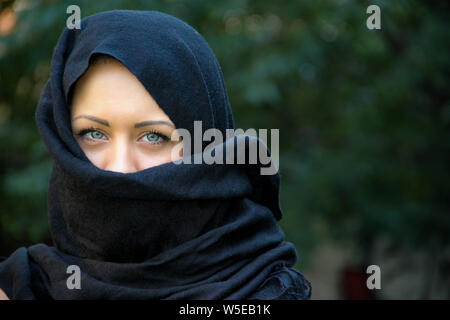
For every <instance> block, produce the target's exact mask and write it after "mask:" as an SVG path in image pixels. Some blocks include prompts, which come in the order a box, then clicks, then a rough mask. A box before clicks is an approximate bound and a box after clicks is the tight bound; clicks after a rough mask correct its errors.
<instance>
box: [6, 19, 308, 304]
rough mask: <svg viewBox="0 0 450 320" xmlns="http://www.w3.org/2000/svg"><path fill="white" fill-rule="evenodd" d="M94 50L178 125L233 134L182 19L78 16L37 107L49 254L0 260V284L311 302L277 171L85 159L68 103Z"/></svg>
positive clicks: (41, 249)
mask: <svg viewBox="0 0 450 320" xmlns="http://www.w3.org/2000/svg"><path fill="white" fill-rule="evenodd" d="M95 53H103V54H108V55H111V56H113V57H115V58H116V59H118V60H119V61H121V62H122V63H123V64H124V65H125V66H126V67H127V68H128V69H129V70H130V71H131V72H132V73H133V74H135V75H136V77H137V78H138V79H139V80H140V81H141V82H142V83H143V85H144V86H145V88H146V89H147V90H148V91H149V92H150V94H151V95H152V96H153V97H154V98H155V100H156V101H157V102H158V104H159V105H160V106H161V108H162V109H163V110H164V111H165V112H166V114H168V115H169V117H170V118H171V119H172V121H173V122H174V123H175V125H176V127H177V128H185V129H187V130H188V131H189V132H191V133H193V130H194V129H193V122H194V121H195V120H201V121H202V124H203V130H206V129H209V128H216V129H218V130H219V131H220V132H222V133H223V135H224V136H225V130H226V129H233V128H234V122H233V116H232V112H231V108H230V105H229V101H228V97H227V94H226V90H225V85H224V81H223V76H222V72H221V70H220V67H219V64H218V62H217V60H216V58H215V56H214V54H213V53H212V50H211V49H210V47H209V46H208V45H207V43H206V41H205V40H204V39H203V38H202V37H201V36H200V34H199V33H198V32H197V31H195V30H194V29H193V28H192V27H190V26H189V25H187V24H186V23H185V22H183V21H181V20H179V19H177V18H175V17H172V16H170V15H167V14H164V13H161V12H156V11H131V10H114V11H108V12H102V13H98V14H95V15H92V16H90V17H87V18H85V19H83V20H82V23H81V29H80V30H69V29H65V30H64V32H63V33H62V35H61V37H60V39H59V41H58V44H57V45H56V47H55V50H54V54H53V58H52V66H51V74H50V79H49V81H48V82H47V84H46V86H45V88H44V91H43V93H42V96H41V99H40V101H39V104H38V107H37V110H36V122H37V126H38V129H39V132H40V134H41V135H42V138H43V139H44V142H45V144H46V146H47V148H48V150H49V151H50V153H51V154H52V156H53V157H54V165H53V169H52V174H51V178H50V184H49V191H48V208H49V222H50V231H51V235H52V239H53V241H54V246H53V247H49V246H47V245H44V244H37V245H34V246H31V247H29V248H20V249H18V250H17V251H16V252H14V253H13V254H12V255H11V256H10V257H9V258H8V259H6V260H5V261H3V262H1V263H0V288H2V289H3V290H4V291H5V292H6V293H7V294H8V295H9V296H10V297H11V298H14V299H50V298H51V299H246V298H251V297H252V296H253V297H263V298H266V299H271V298H273V299H275V298H277V297H278V296H279V294H280V291H282V290H284V289H286V288H289V290H290V292H291V293H292V292H297V293H298V295H297V296H301V297H304V298H309V296H310V290H311V288H310V284H309V282H308V280H307V279H306V278H304V277H303V275H302V274H301V273H299V272H298V271H296V270H294V269H292V268H291V267H292V266H293V265H294V264H295V263H296V261H297V253H296V250H295V248H294V246H293V245H292V244H291V243H289V242H286V241H284V234H283V232H282V230H281V229H280V227H279V226H278V224H277V220H279V219H281V217H282V215H281V209H280V205H279V183H280V177H279V174H278V173H277V174H275V175H271V176H263V175H261V174H260V171H259V170H260V168H261V167H262V165H261V164H260V163H259V162H258V163H257V164H245V165H242V164H212V165H207V164H205V163H202V164H195V163H192V164H185V163H184V164H175V163H172V162H170V163H166V164H162V165H159V166H156V167H152V168H148V169H146V170H142V171H139V172H136V173H127V174H124V173H118V172H111V171H104V170H101V169H99V168H97V167H95V166H94V165H93V164H92V163H90V161H89V160H88V159H87V157H86V156H85V154H84V153H83V151H82V150H81V148H80V147H79V145H78V143H77V142H76V141H75V139H74V138H73V136H72V132H71V124H70V96H71V90H72V88H73V85H74V84H75V82H76V80H77V79H79V77H81V75H82V74H83V73H84V72H85V71H86V69H87V68H88V66H89V61H90V58H91V57H92V55H93V54H95ZM192 136H193V134H192ZM239 139H240V138H239V137H233V138H231V139H228V140H226V141H225V142H223V143H222V144H218V145H217V146H216V147H215V149H214V150H215V151H217V150H219V148H224V149H223V150H225V148H226V146H227V145H229V144H231V143H233V144H234V146H236V145H237V143H238V140H239ZM244 139H245V140H246V142H248V143H246V144H245V146H246V147H245V152H246V153H248V152H249V148H248V146H249V144H250V143H252V141H253V142H255V141H256V142H257V143H259V146H260V147H265V145H264V144H263V143H261V142H260V141H259V140H258V139H257V138H253V137H248V136H246V137H244ZM202 151H203V149H202ZM267 152H268V150H267ZM268 153H269V154H270V152H268ZM236 157H237V152H236V153H235V159H236ZM246 159H248V158H246ZM235 163H236V162H235ZM71 265H75V266H78V267H79V269H80V271H81V280H80V284H81V288H80V289H69V288H68V286H67V280H68V277H69V276H70V274H68V273H67V270H68V267H69V266H71ZM280 272H284V274H285V276H284V277H277V278H276V279H281V280H280V281H278V282H276V284H275V289H277V288H279V290H273V289H274V287H273V285H272V286H271V287H270V289H271V290H266V293H265V294H261V291H258V290H261V289H264V288H263V287H264V285H265V284H267V283H269V282H270V281H268V279H275V278H271V275H274V273H280ZM286 275H289V276H286ZM272 282H273V281H272ZM267 288H269V287H267ZM255 292H257V293H258V292H259V294H256V295H255Z"/></svg>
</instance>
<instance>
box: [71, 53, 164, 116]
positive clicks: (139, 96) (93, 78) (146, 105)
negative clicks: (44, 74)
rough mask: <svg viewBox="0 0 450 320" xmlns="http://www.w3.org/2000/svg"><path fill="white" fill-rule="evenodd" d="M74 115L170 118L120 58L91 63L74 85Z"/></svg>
mask: <svg viewBox="0 0 450 320" xmlns="http://www.w3.org/2000/svg"><path fill="white" fill-rule="evenodd" d="M71 109H72V116H74V115H76V114H79V113H85V112H89V113H96V114H102V115H104V116H106V115H112V114H120V115H121V116H127V117H141V116H143V115H144V114H146V115H149V116H150V115H157V116H158V117H160V118H162V119H169V117H168V116H167V115H166V114H165V112H164V111H163V110H162V109H161V108H160V106H159V105H158V103H157V102H156V101H155V100H154V99H153V97H152V96H151V95H150V93H149V92H148V91H147V90H146V89H145V87H144V86H143V85H142V83H141V82H140V81H139V80H138V79H137V78H136V76H135V75H134V74H132V73H131V72H130V71H129V70H128V69H127V68H126V67H125V66H124V65H123V64H122V63H120V62H119V61H112V62H110V63H100V64H94V65H91V66H90V67H89V68H88V70H87V71H86V73H85V74H84V75H83V76H82V77H81V78H80V79H79V80H78V81H77V83H76V84H75V86H74V93H73V99H72V108H71Z"/></svg>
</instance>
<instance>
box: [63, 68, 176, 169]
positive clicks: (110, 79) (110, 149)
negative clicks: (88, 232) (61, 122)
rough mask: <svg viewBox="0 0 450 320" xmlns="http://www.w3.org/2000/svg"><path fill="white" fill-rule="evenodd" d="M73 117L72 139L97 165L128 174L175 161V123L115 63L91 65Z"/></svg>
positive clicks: (79, 87)
mask: <svg viewBox="0 0 450 320" xmlns="http://www.w3.org/2000/svg"><path fill="white" fill-rule="evenodd" d="M71 119H72V132H73V135H74V137H75V139H76V140H77V142H78V144H79V145H80V147H81V149H82V150H83V151H84V153H85V154H86V156H87V158H88V159H89V160H90V161H91V162H92V163H93V164H94V165H95V166H97V167H98V168H100V169H103V170H108V171H115V172H122V173H132V172H137V171H140V170H144V169H147V168H150V167H154V166H157V165H161V164H164V163H167V162H170V161H172V160H176V159H178V158H176V159H172V149H173V148H174V147H175V146H176V144H177V143H179V142H178V141H171V140H170V137H171V135H172V132H173V131H174V130H175V125H174V123H173V122H172V121H171V119H170V118H169V117H168V115H167V114H166V113H165V112H164V111H163V110H162V109H161V108H160V107H159V105H158V104H157V102H156V101H155V100H154V99H153V97H152V96H151V95H150V93H149V92H148V91H147V90H146V89H145V87H144V86H143V85H142V83H141V82H140V81H139V80H138V79H137V78H136V77H135V76H134V75H133V74H132V73H131V72H130V71H129V70H128V69H127V68H126V67H125V66H124V65H123V64H122V63H121V62H119V61H116V60H114V61H112V62H109V63H99V64H94V65H91V66H90V67H89V69H88V70H87V72H86V73H85V74H84V75H83V76H82V77H81V78H80V79H79V80H78V82H77V84H76V87H75V91H74V95H73V100H72V106H71ZM181 155H182V154H180V157H181Z"/></svg>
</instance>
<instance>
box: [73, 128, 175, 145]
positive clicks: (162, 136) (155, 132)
mask: <svg viewBox="0 0 450 320" xmlns="http://www.w3.org/2000/svg"><path fill="white" fill-rule="evenodd" d="M94 131H98V132H100V133H101V134H103V135H104V136H106V134H104V133H103V132H102V131H101V130H99V129H98V128H94V127H89V128H85V129H82V130H80V131H78V132H77V134H76V135H77V136H78V137H81V138H83V137H84V136H85V135H86V134H87V133H89V132H94ZM151 133H154V134H156V135H158V136H159V137H160V138H161V139H162V140H164V141H169V140H170V139H169V137H167V136H166V135H164V134H162V133H161V132H159V131H157V130H150V131H147V132H145V133H144V134H143V135H142V136H141V137H140V138H139V140H140V139H142V138H143V137H145V136H147V135H149V134H151ZM88 139H90V140H102V139H91V138H88ZM150 143H152V144H161V143H162V141H159V142H150Z"/></svg>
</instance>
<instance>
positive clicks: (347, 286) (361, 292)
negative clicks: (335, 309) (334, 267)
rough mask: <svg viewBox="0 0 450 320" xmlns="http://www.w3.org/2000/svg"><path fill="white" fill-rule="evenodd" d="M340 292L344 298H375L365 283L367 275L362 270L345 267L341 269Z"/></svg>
mask: <svg viewBox="0 0 450 320" xmlns="http://www.w3.org/2000/svg"><path fill="white" fill-rule="evenodd" d="M341 275H342V294H343V298H344V299H345V300H375V296H374V294H373V292H372V290H369V289H368V288H367V285H366V281H367V277H368V276H369V275H368V274H367V273H366V272H365V271H364V270H361V269H358V268H354V267H346V268H344V270H343V271H342V274H341Z"/></svg>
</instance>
